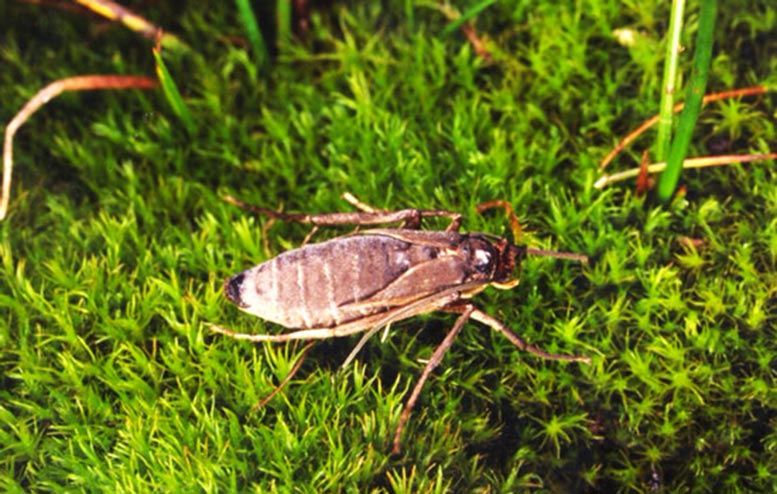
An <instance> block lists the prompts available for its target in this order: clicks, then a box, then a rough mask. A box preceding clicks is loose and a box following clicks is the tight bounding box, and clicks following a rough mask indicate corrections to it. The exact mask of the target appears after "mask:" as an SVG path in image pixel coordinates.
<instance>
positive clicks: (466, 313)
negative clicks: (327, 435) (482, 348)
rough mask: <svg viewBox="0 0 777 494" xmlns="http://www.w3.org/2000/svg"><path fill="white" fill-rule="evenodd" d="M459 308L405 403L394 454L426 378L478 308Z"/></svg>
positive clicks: (400, 417) (398, 426)
mask: <svg viewBox="0 0 777 494" xmlns="http://www.w3.org/2000/svg"><path fill="white" fill-rule="evenodd" d="M457 308H460V309H461V311H462V313H461V315H460V316H459V318H458V319H457V320H456V324H454V325H453V327H452V328H451V330H450V331H449V332H448V335H447V336H445V339H444V340H442V343H440V346H438V347H437V349H436V350H435V351H434V353H433V354H432V356H431V357H430V358H429V361H428V362H427V363H426V367H424V370H423V372H421V376H420V377H419V378H418V381H417V382H416V384H415V387H414V388H413V391H412V393H410V398H408V399H407V402H406V403H405V408H403V409H402V415H400V416H399V424H397V430H396V432H395V433H394V449H393V450H392V453H393V454H397V453H399V450H400V443H401V442H402V430H403V429H404V428H405V423H407V419H409V418H410V412H412V411H413V407H414V406H415V402H416V401H418V397H419V396H420V395H421V389H422V388H423V387H424V384H425V383H426V380H427V379H429V375H430V374H431V373H432V371H433V370H434V369H435V367H437V366H438V365H439V364H440V361H441V360H442V357H443V356H444V355H445V352H447V351H448V349H449V348H450V347H451V345H452V344H453V340H454V339H456V336H457V335H458V334H459V333H460V332H461V328H463V327H464V324H465V323H466V322H467V319H469V317H470V315H471V314H472V313H473V312H475V311H476V310H477V309H475V306H474V305H472V304H467V305H463V306H459V307H457Z"/></svg>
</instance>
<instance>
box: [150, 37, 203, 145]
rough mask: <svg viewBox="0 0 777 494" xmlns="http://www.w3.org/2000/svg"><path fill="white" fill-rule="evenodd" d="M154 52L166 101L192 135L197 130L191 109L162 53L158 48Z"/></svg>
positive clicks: (157, 71)
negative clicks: (171, 74)
mask: <svg viewBox="0 0 777 494" xmlns="http://www.w3.org/2000/svg"><path fill="white" fill-rule="evenodd" d="M153 51H154V60H156V73H157V77H159V84H160V85H161V86H162V92H163V93H164V95H165V99H167V102H168V103H170V107H171V108H172V110H173V113H175V115H176V116H177V117H178V119H179V120H180V121H181V123H183V125H184V127H186V131H187V132H188V133H190V134H191V133H193V132H194V130H195V129H196V128H197V126H196V125H195V123H194V118H193V117H192V114H191V112H190V111H189V108H188V107H187V106H186V103H185V102H184V100H183V97H181V92H180V91H179V90H178V86H177V85H176V84H175V81H174V80H173V78H172V76H170V72H169V71H168V70H167V66H166V65H165V62H164V60H162V53H161V51H160V50H159V49H157V48H155V49H154V50H153Z"/></svg>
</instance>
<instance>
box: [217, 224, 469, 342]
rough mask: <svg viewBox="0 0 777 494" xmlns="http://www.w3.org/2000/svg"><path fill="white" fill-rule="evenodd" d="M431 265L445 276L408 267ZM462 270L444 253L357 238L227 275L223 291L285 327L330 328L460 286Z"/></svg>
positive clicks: (431, 248) (309, 248) (377, 237)
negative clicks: (430, 274) (435, 292)
mask: <svg viewBox="0 0 777 494" xmlns="http://www.w3.org/2000/svg"><path fill="white" fill-rule="evenodd" d="M446 235H447V234H446ZM454 235H455V234H454ZM451 247H452V246H451ZM443 251H444V252H443ZM438 256H439V257H440V258H439V259H438ZM429 262H434V266H435V268H437V267H439V268H441V270H442V271H443V272H441V273H435V275H434V276H433V278H435V279H430V278H432V276H428V274H427V273H426V272H425V271H424V270H423V269H421V270H417V269H416V270H412V269H411V268H417V267H418V266H421V265H425V264H427V265H428V263H429ZM409 271H412V272H409ZM437 271H439V270H437ZM466 271H467V269H466V267H465V266H463V265H462V262H461V259H460V256H457V255H450V251H449V250H448V249H441V248H440V247H438V246H430V245H428V244H427V245H421V244H417V243H413V242H407V241H404V240H400V239H397V238H394V237H391V236H384V235H358V236H349V237H340V238H335V239H333V240H329V241H327V242H323V243H319V244H313V245H307V246H304V247H301V248H299V249H295V250H291V251H288V252H285V253H283V254H281V255H279V256H278V257H275V258H273V259H271V260H269V261H267V262H264V263H262V264H259V265H258V266H255V267H253V268H251V269H249V270H247V271H243V272H242V273H239V274H237V275H235V276H233V277H231V278H229V279H228V280H227V281H226V282H225V283H224V290H225V292H226V295H227V297H228V298H229V299H230V300H232V301H233V302H234V303H236V304H237V305H238V306H239V307H240V308H241V309H242V310H244V311H246V312H249V313H251V314H254V315H257V316H259V317H261V318H263V319H267V320H269V321H273V322H275V323H278V324H280V325H283V326H285V327H288V328H328V327H334V326H337V325H340V324H343V323H347V322H349V321H353V320H356V319H359V318H362V317H364V316H367V315H370V314H376V313H380V312H384V311H386V310H388V309H389V308H390V307H395V306H398V305H405V304H407V303H408V302H410V301H412V300H415V299H418V298H420V297H422V296H424V295H427V294H429V293H433V292H434V291H435V290H439V289H440V286H441V284H442V285H443V286H452V285H456V284H459V283H461V282H463V281H464V279H465V278H466V276H467V273H466ZM416 272H418V273H419V274H418V275H416Z"/></svg>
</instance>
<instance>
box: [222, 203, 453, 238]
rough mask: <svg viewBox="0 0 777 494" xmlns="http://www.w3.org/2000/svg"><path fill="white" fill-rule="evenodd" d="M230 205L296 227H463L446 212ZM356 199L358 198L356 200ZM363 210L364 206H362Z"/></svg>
mask: <svg viewBox="0 0 777 494" xmlns="http://www.w3.org/2000/svg"><path fill="white" fill-rule="evenodd" d="M223 199H224V200H225V201H226V202H228V203H230V204H234V205H235V206H238V207H240V208H242V209H245V210H248V211H251V212H254V213H257V214H263V215H265V216H269V217H270V218H273V219H276V220H281V221H288V222H293V223H302V224H308V225H314V226H336V225H356V226H360V225H384V224H387V223H403V224H404V227H405V228H410V229H418V228H419V227H420V225H421V220H422V219H423V218H432V217H443V218H448V219H449V220H450V221H451V223H450V225H448V227H447V228H446V231H452V230H458V229H459V226H461V215H460V214H459V213H454V212H452V211H442V210H434V209H401V210H399V211H376V210H372V211H371V212H370V211H361V212H357V213H320V214H306V213H283V212H279V211H274V210H272V209H267V208H260V207H258V206H254V205H251V204H247V203H245V202H243V201H240V200H238V199H235V198H234V197H232V196H225V197H224V198H223ZM354 199H355V198H354ZM358 204H360V205H362V206H365V207H367V208H368V209H372V208H369V206H366V205H363V204H362V203H360V202H359V203H358Z"/></svg>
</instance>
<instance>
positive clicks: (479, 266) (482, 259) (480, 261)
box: [474, 249, 491, 272]
mask: <svg viewBox="0 0 777 494" xmlns="http://www.w3.org/2000/svg"><path fill="white" fill-rule="evenodd" d="M474 265H475V269H476V270H478V271H480V272H486V271H488V270H489V268H490V266H491V253H490V252H488V251H486V250H482V249H476V250H475V256H474Z"/></svg>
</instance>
